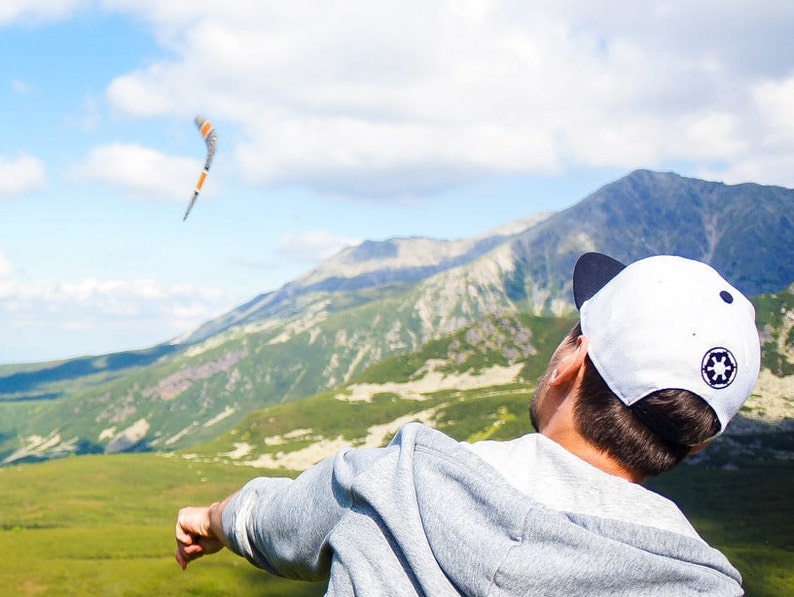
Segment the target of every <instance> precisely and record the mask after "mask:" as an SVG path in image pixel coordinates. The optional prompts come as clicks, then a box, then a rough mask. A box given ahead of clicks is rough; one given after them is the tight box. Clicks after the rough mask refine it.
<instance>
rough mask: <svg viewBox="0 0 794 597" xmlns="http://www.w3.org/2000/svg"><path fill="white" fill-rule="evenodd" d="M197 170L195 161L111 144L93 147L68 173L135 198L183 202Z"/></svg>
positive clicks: (125, 145) (121, 144)
mask: <svg viewBox="0 0 794 597" xmlns="http://www.w3.org/2000/svg"><path fill="white" fill-rule="evenodd" d="M200 172H201V162H200V161H199V160H195V159H191V158H182V157H174V156H168V155H165V154H163V153H161V152H159V151H156V150H154V149H149V148H147V147H142V146H140V145H135V144H124V143H114V144H110V145H102V146H99V147H95V148H94V149H93V150H92V151H91V152H90V154H89V155H88V156H87V157H86V159H85V161H84V162H83V163H82V164H81V165H80V166H77V167H75V168H74V169H73V170H72V172H71V175H72V177H73V178H75V179H78V180H79V181H80V182H83V183H85V182H99V183H102V184H106V185H109V186H111V187H114V188H120V189H122V190H124V191H126V192H128V193H129V194H131V195H133V196H135V197H138V198H147V199H160V198H170V199H175V200H179V201H184V200H185V197H186V196H188V195H189V191H190V190H192V188H193V185H194V184H195V182H196V179H197V178H198V174H199V173H200Z"/></svg>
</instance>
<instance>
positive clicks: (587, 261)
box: [573, 253, 626, 309]
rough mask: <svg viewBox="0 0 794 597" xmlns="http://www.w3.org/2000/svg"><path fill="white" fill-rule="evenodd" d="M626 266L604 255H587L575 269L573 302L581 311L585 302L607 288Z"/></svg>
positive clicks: (581, 258)
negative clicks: (608, 283)
mask: <svg viewBox="0 0 794 597" xmlns="http://www.w3.org/2000/svg"><path fill="white" fill-rule="evenodd" d="M625 267H626V266H625V265H624V264H622V263H621V262H620V261H618V260H617V259H612V257H609V256H607V255H603V254H602V253H585V254H584V255H582V256H581V257H579V259H578V260H577V261H576V265H575V266H574V268H573V300H574V302H575V303H576V308H577V309H581V308H582V305H583V304H584V302H585V301H586V300H588V299H590V298H592V297H593V296H594V295H595V293H596V292H598V291H599V290H601V289H602V288H603V287H604V286H606V284H607V282H609V281H610V280H612V278H614V277H615V276H617V275H618V274H619V273H620V272H621V271H623V269H624V268H625Z"/></svg>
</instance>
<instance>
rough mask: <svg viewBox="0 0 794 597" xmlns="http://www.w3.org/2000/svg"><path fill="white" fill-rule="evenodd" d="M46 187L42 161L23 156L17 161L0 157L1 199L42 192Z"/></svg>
mask: <svg viewBox="0 0 794 597" xmlns="http://www.w3.org/2000/svg"><path fill="white" fill-rule="evenodd" d="M46 187H47V181H46V176H45V174H44V166H43V164H42V163H41V161H39V160H38V159H36V158H34V157H31V156H21V157H19V158H17V159H16V160H8V159H4V158H3V157H2V156H0V199H2V198H3V197H11V196H15V195H23V194H25V193H30V192H33V191H41V190H43V189H45V188H46Z"/></svg>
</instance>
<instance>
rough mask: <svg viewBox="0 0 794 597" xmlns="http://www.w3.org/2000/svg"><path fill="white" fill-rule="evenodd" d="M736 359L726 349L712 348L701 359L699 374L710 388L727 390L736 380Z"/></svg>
mask: <svg viewBox="0 0 794 597" xmlns="http://www.w3.org/2000/svg"><path fill="white" fill-rule="evenodd" d="M737 369H738V366H737V365H736V358H735V357H734V356H733V353H731V351H730V350H728V349H727V348H712V349H711V350H709V351H708V352H707V353H706V356H704V357H703V362H702V364H701V365H700V373H701V374H702V375H703V381H705V382H706V383H707V384H709V385H710V386H711V387H712V388H715V389H717V390H720V389H722V388H727V387H728V386H729V385H731V383H732V382H733V380H734V379H736V371H737Z"/></svg>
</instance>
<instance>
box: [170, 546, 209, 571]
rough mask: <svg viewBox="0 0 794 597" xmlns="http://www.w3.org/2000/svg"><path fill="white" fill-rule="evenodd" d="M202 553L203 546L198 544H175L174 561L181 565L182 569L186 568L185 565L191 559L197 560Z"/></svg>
mask: <svg viewBox="0 0 794 597" xmlns="http://www.w3.org/2000/svg"><path fill="white" fill-rule="evenodd" d="M203 555H204V548H203V547H202V546H201V545H200V544H198V543H194V544H193V545H185V544H184V543H179V544H177V548H176V561H177V563H178V564H179V565H180V566H181V567H182V570H184V569H185V568H187V565H188V564H189V563H190V562H192V561H193V560H197V559H198V558H200V557H201V556H203Z"/></svg>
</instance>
